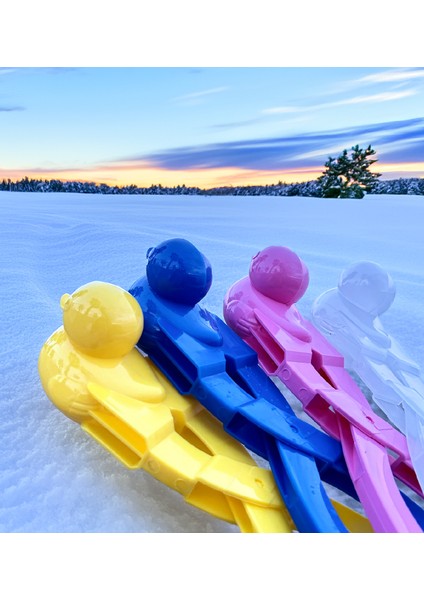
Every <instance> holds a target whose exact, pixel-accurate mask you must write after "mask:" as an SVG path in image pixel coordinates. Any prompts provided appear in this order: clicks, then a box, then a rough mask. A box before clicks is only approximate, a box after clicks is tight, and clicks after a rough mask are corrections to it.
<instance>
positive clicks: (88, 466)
mask: <svg viewBox="0 0 424 600" xmlns="http://www.w3.org/2000/svg"><path fill="white" fill-rule="evenodd" d="M0 215H1V219H0V248H1V252H0V285H1V294H0V306H1V316H2V318H1V322H0V340H1V349H0V356H1V363H0V377H1V392H0V439H1V446H0V532H237V531H238V528H237V527H235V526H233V525H230V524H227V523H224V522H222V521H219V520H217V519H215V518H213V517H211V516H209V515H207V514H206V513H203V512H201V511H200V510H198V509H196V508H193V507H191V506H189V505H188V504H186V503H185V502H184V500H183V499H182V497H181V496H179V494H177V493H176V492H173V491H172V490H169V489H168V488H166V487H165V486H164V485H163V484H161V483H160V482H158V481H156V480H154V479H153V478H152V477H151V476H150V475H149V474H147V473H144V472H143V471H128V470H126V469H125V468H124V467H123V466H122V465H121V464H120V463H118V462H117V461H116V460H115V459H114V458H113V457H112V456H110V455H109V454H108V453H107V452H106V451H105V450H103V449H102V448H101V447H100V446H98V445H97V444H96V443H95V442H94V440H92V439H91V438H89V437H88V436H87V435H86V434H85V433H84V432H83V431H82V430H81V429H80V428H79V427H78V425H77V424H76V423H73V422H71V421H70V420H68V419H67V418H66V417H65V416H64V415H62V414H61V413H60V412H59V411H58V410H57V409H56V408H54V406H53V405H52V404H51V403H50V401H49V400H48V398H47V397H46V396H45V394H44V392H43V389H42V387H41V384H40V381H39V378H38V371H37V360H38V354H39V351H40V349H41V346H42V344H43V343H44V341H45V340H46V339H47V338H48V337H49V335H50V334H51V333H52V332H53V331H54V330H55V329H56V328H57V327H58V326H60V325H61V310H60V307H59V299H60V297H61V295H62V294H63V293H65V292H69V293H71V292H72V291H74V290H75V289H76V288H77V287H79V286H81V285H83V284H84V283H88V282H89V281H93V280H103V281H109V282H111V283H115V284H117V285H120V286H121V287H123V288H127V289H128V288H129V286H130V285H131V284H132V283H133V282H134V281H135V280H136V279H138V278H139V277H140V276H141V275H142V274H143V273H144V269H145V254H146V250H147V249H148V248H149V247H151V246H154V245H156V244H158V243H159V242H161V241H164V240H166V239H169V238H172V237H184V238H186V239H188V240H190V241H191V242H193V243H194V244H195V245H196V246H197V247H198V248H199V249H200V250H201V251H202V252H203V253H204V254H205V255H206V256H207V257H208V258H209V260H210V262H211V264H212V268H213V274H214V280H213V284H212V288H211V291H210V293H209V295H208V296H207V298H206V300H205V301H204V302H203V304H204V306H205V307H207V308H208V309H209V310H211V311H212V312H215V313H216V314H218V315H219V316H222V300H223V297H224V294H225V292H226V290H227V289H228V287H229V286H230V285H231V284H232V283H233V282H234V281H235V280H237V279H239V278H241V277H244V276H245V274H246V273H247V269H248V265H249V262H250V259H251V257H252V256H253V255H254V254H255V253H256V252H257V251H259V250H260V249H262V248H264V247H266V246H269V245H277V244H278V245H284V246H288V247H290V248H291V249H292V250H294V251H295V252H297V253H298V254H299V255H300V257H301V258H302V259H303V260H304V261H305V263H306V264H307V265H308V267H309V271H310V285H309V288H308V290H307V292H306V294H305V296H304V297H303V298H302V299H301V300H300V301H299V302H298V307H299V309H300V310H301V312H302V313H303V314H304V315H305V316H306V317H309V316H310V309H311V306H312V302H313V300H314V299H315V298H316V297H317V296H318V295H319V294H321V293H322V292H323V291H325V290H327V289H329V288H331V287H335V285H336V283H337V279H338V277H339V274H340V272H341V271H342V269H344V268H345V267H346V266H347V265H349V264H350V263H351V262H355V261H358V260H373V261H375V262H378V263H380V264H381V265H382V266H383V267H384V268H386V269H387V270H388V271H389V272H390V273H391V275H392V277H393V279H394V280H395V282H396V286H397V297H396V299H395V301H394V304H393V305H392V307H391V308H390V309H389V311H388V312H387V313H386V314H385V315H383V316H382V322H383V324H384V325H385V327H386V329H387V330H389V331H390V332H391V334H392V335H393V336H394V337H395V338H397V340H398V341H399V342H400V344H401V345H402V346H403V348H404V349H405V350H406V351H407V353H408V354H409V356H410V357H411V358H412V359H413V360H415V361H416V362H417V363H418V364H419V365H420V367H421V368H423V367H424V358H423V356H424V319H423V315H424V236H423V231H422V229H423V223H424V199H423V197H422V196H390V195H375V196H371V195H370V196H366V197H365V198H363V199H362V200H353V199H352V200H350V199H345V200H338V199H318V198H300V197H268V196H264V197H246V196H244V197H196V196H101V195H98V194H94V195H83V194H54V193H49V194H42V193H40V194H38V193H18V192H0ZM287 397H288V398H290V400H291V401H293V399H292V398H291V397H290V395H289V394H287ZM296 409H297V410H298V407H296ZM262 464H264V463H262Z"/></svg>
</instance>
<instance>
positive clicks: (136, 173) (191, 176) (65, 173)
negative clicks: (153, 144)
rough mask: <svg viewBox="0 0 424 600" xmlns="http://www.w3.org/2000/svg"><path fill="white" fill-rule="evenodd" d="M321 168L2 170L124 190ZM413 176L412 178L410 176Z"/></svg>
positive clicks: (412, 167)
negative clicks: (122, 187) (85, 182)
mask: <svg viewBox="0 0 424 600" xmlns="http://www.w3.org/2000/svg"><path fill="white" fill-rule="evenodd" d="M373 170H375V171H378V172H379V173H382V174H383V175H384V178H385V179H388V178H390V174H393V178H396V177H401V176H404V177H408V176H409V177H424V163H392V164H384V163H378V165H373ZM322 171H323V167H320V168H316V169H314V168H303V169H302V168H295V169H287V170H283V169H282V170H281V171H274V170H273V171H271V170H269V171H268V170H261V171H259V170H254V169H241V168H233V167H226V168H215V169H213V168H204V169H201V168H199V169H187V170H169V169H160V168H158V167H154V166H152V165H150V164H148V163H143V164H140V163H136V164H134V163H113V164H110V165H97V166H93V167H92V168H84V169H77V168H72V169H66V168H64V169H48V168H43V169H39V168H35V169H0V179H3V178H4V179H11V180H12V181H16V180H19V179H22V178H23V177H26V176H27V177H29V178H30V179H60V180H62V181H93V182H95V183H106V184H107V185H111V186H112V185H117V186H124V185H130V184H134V185H136V186H139V187H150V186H151V185H158V184H161V185H163V186H165V187H168V186H169V187H173V186H177V185H183V184H185V185H186V186H188V187H200V188H211V187H219V186H231V185H233V186H238V185H266V184H269V185H270V184H275V183H278V181H283V182H285V183H296V182H302V181H311V180H314V179H316V178H317V177H319V176H320V175H321V174H322ZM408 173H409V175H408Z"/></svg>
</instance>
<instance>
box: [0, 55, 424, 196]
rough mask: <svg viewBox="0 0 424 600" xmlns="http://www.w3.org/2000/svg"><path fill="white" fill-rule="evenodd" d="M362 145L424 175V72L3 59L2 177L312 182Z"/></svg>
mask: <svg viewBox="0 0 424 600" xmlns="http://www.w3.org/2000/svg"><path fill="white" fill-rule="evenodd" d="M354 144H359V145H361V146H367V145H368V144H371V145H372V146H373V147H374V148H375V149H376V150H377V153H378V154H377V156H378V159H379V161H378V163H377V165H376V170H377V171H379V172H380V173H382V174H383V178H384V179H392V178H397V177H424V69H423V68H418V67H413V68H387V67H381V68H353V67H346V68H342V67H333V68H325V67H315V68H307V67H291V68H290V67H282V68H251V67H237V68H225V67H219V68H212V67H205V68H186V67H174V68H166V67H162V68H159V67H151V68H147V67H144V68H137V67H132V68H109V67H102V68H87V67H81V68H70V67H63V68H62V67H56V68H47V67H42V68H24V67H21V68H14V67H0V180H1V179H3V178H6V179H7V178H10V179H12V180H17V179H21V178H22V177H24V176H29V177H34V178H42V179H52V178H55V179H63V180H80V181H96V182H104V183H107V184H109V185H125V184H130V183H134V184H136V185H139V186H150V185H152V184H162V185H170V186H173V185H179V184H185V185H188V186H190V185H193V186H200V187H212V186H218V185H240V184H245V185H248V184H256V183H260V184H266V183H277V182H278V181H285V182H294V181H306V180H311V179H315V178H316V177H317V176H318V175H320V174H321V172H322V170H323V165H324V162H325V161H326V160H327V158H328V156H330V155H331V156H335V155H337V154H338V153H339V152H340V151H341V150H343V149H344V148H350V147H351V146H352V145H354Z"/></svg>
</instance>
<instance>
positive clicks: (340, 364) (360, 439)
mask: <svg viewBox="0 0 424 600" xmlns="http://www.w3.org/2000/svg"><path fill="white" fill-rule="evenodd" d="M308 283H309V274H308V269H307V267H306V265H305V264H304V262H303V261H302V260H301V259H300V258H299V257H298V256H297V255H296V254H295V253H294V252H293V251H292V250H290V249H289V248H284V247H281V246H270V247H268V248H265V249H264V250H262V251H261V252H259V253H258V254H256V256H254V257H253V259H252V262H251V265H250V270H249V276H248V277H245V278H243V279H241V280H240V281H238V282H236V283H235V284H234V285H233V286H232V287H231V288H230V289H229V290H228V292H227V294H226V296H225V300H224V318H225V320H226V322H227V324H228V325H229V326H230V327H231V328H232V329H233V330H234V331H235V332H236V333H238V334H239V335H240V337H242V338H243V339H244V340H245V341H246V342H247V343H248V344H249V345H250V346H251V347H252V348H253V349H254V350H256V352H257V353H258V358H259V363H260V365H261V367H262V368H263V369H264V371H265V372H266V373H267V374H268V375H272V376H276V377H278V378H279V379H281V381H282V382H283V383H284V384H285V385H286V386H287V387H288V389H289V390H290V391H291V392H292V393H293V394H294V395H295V396H296V397H297V398H298V399H299V400H300V402H301V403H302V405H303V407H304V410H305V412H306V413H307V414H308V415H310V416H311V417H312V418H313V419H314V420H315V421H316V422H317V423H318V424H319V425H320V426H321V427H322V428H323V429H324V431H326V432H327V433H329V434H330V435H332V436H333V437H335V438H336V439H339V440H340V441H341V444H342V447H343V452H344V456H345V459H346V463H347V466H348V469H349V473H350V475H351V477H352V481H353V483H354V485H355V488H356V491H357V493H358V497H359V499H360V500H361V502H362V505H363V507H364V509H365V512H366V514H367V516H368V518H369V519H370V521H371V524H372V525H373V527H374V530H375V531H376V532H381V533H383V532H392V533H394V532H421V529H420V527H419V526H418V524H417V522H416V520H415V519H414V517H413V516H412V514H411V513H410V511H409V509H408V508H407V506H406V504H405V502H404V500H403V499H402V496H401V494H400V492H399V489H398V487H397V485H396V481H395V479H394V476H396V477H397V478H398V479H399V480H401V481H402V482H403V483H405V484H406V485H407V486H408V487H409V488H411V489H412V490H413V491H415V492H416V493H418V494H419V495H421V496H423V492H422V490H421V487H420V485H419V483H418V480H417V477H416V474H415V472H414V470H413V467H412V464H411V459H410V455H409V452H408V447H407V443H406V439H405V436H404V435H403V434H402V433H400V432H399V431H397V430H396V429H395V428H394V427H392V425H391V424H390V423H388V422H386V421H385V420H384V419H382V418H380V417H379V416H378V415H377V414H375V413H374V412H373V410H372V409H371V407H370V405H369V404H368V401H367V399H366V398H365V396H364V395H363V393H362V392H361V390H360V389H359V387H358V386H357V385H356V383H355V382H354V380H353V379H352V378H351V377H350V375H349V373H348V372H347V371H346V370H345V368H344V360H343V357H342V355H341V354H340V353H339V352H338V351H337V350H336V349H335V348H333V347H332V346H331V344H330V343H329V342H328V341H327V340H326V339H325V338H324V336H323V335H322V334H321V333H320V332H319V331H318V330H317V329H315V327H314V326H313V325H312V323H310V322H309V321H308V320H307V319H305V318H304V317H302V315H301V314H300V312H299V311H298V310H297V308H296V306H295V305H294V303H295V302H296V301H297V300H299V298H301V297H302V295H303V294H304V292H305V290H306V289H307V286H308ZM388 451H390V453H389V452H388Z"/></svg>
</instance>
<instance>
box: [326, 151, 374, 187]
mask: <svg viewBox="0 0 424 600" xmlns="http://www.w3.org/2000/svg"><path fill="white" fill-rule="evenodd" d="M375 154H376V152H375V150H373V149H372V148H371V146H368V148H365V149H362V148H359V145H358V144H357V145H356V146H353V147H352V148H351V150H350V154H348V151H347V150H343V152H342V153H341V154H340V155H339V156H338V157H337V158H332V157H331V156H330V157H329V158H328V160H327V162H326V163H325V165H324V166H325V168H326V170H325V171H324V172H323V174H322V175H321V177H319V178H318V181H319V182H320V183H321V185H322V190H323V196H324V197H325V198H363V196H364V192H366V191H371V190H372V186H373V184H374V183H375V182H376V181H377V179H378V177H380V175H381V174H380V173H373V172H371V171H370V170H369V169H370V167H371V165H372V164H374V163H375V162H377V159H376V158H370V157H371V156H374V155H375Z"/></svg>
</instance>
